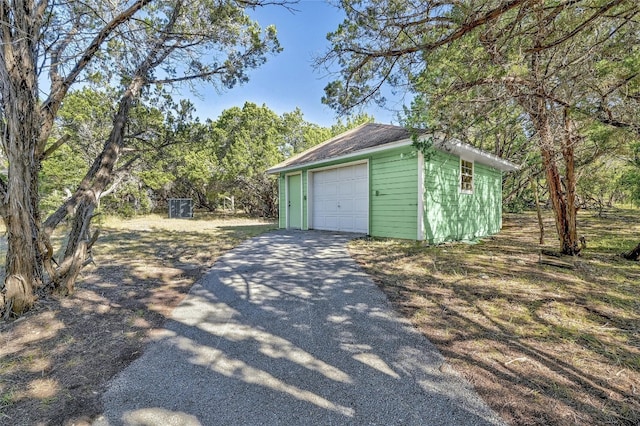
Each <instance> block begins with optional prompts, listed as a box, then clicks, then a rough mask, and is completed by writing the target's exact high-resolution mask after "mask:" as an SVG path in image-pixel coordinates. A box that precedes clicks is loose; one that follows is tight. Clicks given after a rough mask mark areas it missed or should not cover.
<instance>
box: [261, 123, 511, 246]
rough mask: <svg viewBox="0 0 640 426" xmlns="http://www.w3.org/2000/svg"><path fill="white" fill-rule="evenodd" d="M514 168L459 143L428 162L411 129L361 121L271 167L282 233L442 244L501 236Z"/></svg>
mask: <svg viewBox="0 0 640 426" xmlns="http://www.w3.org/2000/svg"><path fill="white" fill-rule="evenodd" d="M514 170H517V166H516V165H515V164H513V163H511V162H509V161H506V160H503V159H501V158H499V157H497V156H495V155H492V154H490V153H488V152H485V151H481V150H479V149H477V148H474V147H472V146H469V145H466V144H463V143H460V142H457V141H447V140H441V141H437V142H434V144H433V148H432V149H431V150H430V152H429V153H428V155H427V156H426V157H425V155H423V153H422V152H420V151H419V150H418V149H417V148H415V147H414V146H413V143H412V139H411V136H410V133H409V131H408V130H407V129H405V128H403V127H398V126H392V125H386V124H374V123H367V124H363V125H361V126H359V127H356V128H355V129H352V130H350V131H348V132H345V133H343V134H341V135H338V136H336V137H334V138H332V139H330V140H328V141H326V142H324V143H321V144H320V145H317V146H315V147H313V148H311V149H309V150H307V151H305V152H302V153H300V154H298V155H296V156H294V157H291V158H289V159H288V160H286V161H284V162H282V163H280V164H278V165H276V166H274V167H272V168H270V169H269V170H268V172H269V173H271V174H277V175H278V176H279V211H280V223H279V226H280V228H287V229H303V230H306V229H318V230H329V231H341V232H355V233H362V234H368V235H371V236H377V237H394V238H404V239H412V240H426V241H428V242H429V243H432V244H435V243H441V242H444V241H453V240H469V239H473V238H477V237H482V236H486V235H491V234H495V233H497V232H498V231H499V230H500V228H501V226H502V174H503V173H504V172H510V171H514Z"/></svg>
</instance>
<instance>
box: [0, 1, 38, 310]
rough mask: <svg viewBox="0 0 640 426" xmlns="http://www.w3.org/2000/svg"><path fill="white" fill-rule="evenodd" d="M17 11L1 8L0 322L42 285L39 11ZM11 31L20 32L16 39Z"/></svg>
mask: <svg viewBox="0 0 640 426" xmlns="http://www.w3.org/2000/svg"><path fill="white" fill-rule="evenodd" d="M19 9H20V10H16V11H14V14H13V15H12V13H11V11H10V10H8V5H7V4H5V3H3V5H2V6H1V7H0V15H1V16H2V20H3V22H5V24H4V25H3V29H2V46H1V47H0V49H1V56H2V58H1V60H0V63H1V65H0V78H1V80H2V82H3V84H2V85H0V86H1V91H2V107H3V108H2V109H3V115H4V117H3V118H4V120H5V126H4V129H3V130H4V132H3V133H4V134H3V135H2V139H3V143H4V148H5V152H6V154H7V160H8V162H9V167H8V180H7V183H6V193H5V194H4V195H5V199H4V205H3V208H2V215H3V216H2V217H3V220H4V223H5V226H6V228H7V246H8V248H7V260H6V266H5V274H6V275H5V277H6V278H5V281H4V283H3V284H1V287H0V315H2V316H4V317H6V316H8V315H9V314H11V313H14V314H20V313H22V312H23V311H25V310H27V309H29V308H30V307H31V306H32V304H33V302H34V299H35V294H34V292H35V290H36V289H37V288H38V287H40V286H41V285H42V283H43V268H42V266H43V260H42V258H43V256H42V253H41V250H40V247H41V245H42V239H41V236H40V234H39V230H40V211H39V207H38V173H39V171H40V156H39V154H40V153H39V152H38V151H37V148H38V140H39V137H40V132H39V129H40V126H39V125H37V124H38V123H41V117H40V115H39V113H38V105H37V100H38V79H37V76H36V73H35V70H36V66H35V63H36V62H35V61H36V57H35V52H36V46H35V44H36V43H37V39H38V37H37V34H38V33H39V25H38V19H39V10H38V8H37V6H36V5H35V4H34V3H33V2H30V1H26V2H25V3H24V4H23V7H21V8H19ZM10 23H11V28H9V26H10ZM14 26H15V28H14ZM11 31H16V32H20V33H21V34H20V37H19V38H17V37H16V36H15V34H13V33H12V32H11Z"/></svg>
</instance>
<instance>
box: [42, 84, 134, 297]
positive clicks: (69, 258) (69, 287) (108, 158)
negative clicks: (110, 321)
mask: <svg viewBox="0 0 640 426" xmlns="http://www.w3.org/2000/svg"><path fill="white" fill-rule="evenodd" d="M144 82H145V80H144V78H142V77H139V76H138V77H136V78H134V79H133V80H132V82H131V83H130V85H129V87H128V88H127V90H126V91H125V93H124V95H123V96H122V98H121V99H120V103H119V106H118V112H117V113H116V116H115V118H114V121H113V128H112V129H111V133H110V135H109V139H108V140H107V142H106V143H105V145H104V148H103V150H102V152H101V153H100V155H99V156H98V158H97V159H96V161H95V162H94V164H93V165H92V167H91V169H90V170H89V172H88V173H87V175H86V176H85V177H84V179H83V180H82V183H81V184H80V187H79V188H78V190H77V191H76V193H75V194H74V195H73V196H72V197H71V198H70V199H69V200H67V202H66V203H65V204H64V205H62V206H61V207H60V208H59V209H58V210H57V211H56V212H54V213H53V214H52V215H51V216H50V217H49V218H48V219H47V221H46V222H45V227H46V231H47V234H50V233H51V232H53V230H54V229H55V227H56V226H57V225H58V224H59V223H60V222H61V221H62V220H63V219H64V218H65V217H66V216H67V215H68V214H70V213H71V212H73V221H72V224H71V230H70V231H69V238H68V241H67V246H66V247H65V251H64V256H63V259H62V260H61V262H60V267H59V268H58V270H57V271H55V274H54V276H53V277H52V281H53V282H54V287H55V289H56V291H58V292H60V293H65V294H69V293H72V292H73V291H74V286H75V282H76V280H77V277H78V274H79V273H80V271H81V269H82V267H83V266H84V265H85V263H86V261H87V258H88V257H89V255H90V253H91V247H92V245H93V243H94V242H95V240H96V237H97V235H96V234H94V235H92V234H91V231H90V227H91V220H92V219H93V216H94V211H95V209H96V208H97V207H98V206H99V203H100V198H101V196H102V194H103V193H104V191H105V190H106V189H107V188H108V186H109V184H110V183H111V181H112V180H113V177H114V169H115V166H116V163H117V162H118V159H119V158H120V152H121V149H122V147H123V146H124V141H125V139H124V134H125V127H126V123H127V120H128V118H129V112H130V111H131V107H132V105H133V103H134V101H135V99H136V98H137V97H138V95H139V93H140V90H141V88H142V86H143V85H144Z"/></svg>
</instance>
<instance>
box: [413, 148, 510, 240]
mask: <svg viewBox="0 0 640 426" xmlns="http://www.w3.org/2000/svg"><path fill="white" fill-rule="evenodd" d="M473 168H474V170H473V193H472V194H464V193H461V192H460V158H459V157H457V156H453V155H450V154H447V153H444V152H440V151H436V152H434V153H433V155H432V157H431V158H430V159H429V160H428V161H425V177H424V184H425V185H424V187H425V188H424V190H425V197H424V208H425V216H424V222H425V223H424V226H425V239H426V240H428V241H429V242H430V243H441V242H443V241H452V240H470V239H473V238H476V237H481V236H486V235H490V234H495V233H497V232H498V231H499V230H500V228H501V226H502V174H501V172H500V171H499V170H495V169H493V168H491V167H487V166H485V165H483V164H480V163H477V162H476V163H474V165H473Z"/></svg>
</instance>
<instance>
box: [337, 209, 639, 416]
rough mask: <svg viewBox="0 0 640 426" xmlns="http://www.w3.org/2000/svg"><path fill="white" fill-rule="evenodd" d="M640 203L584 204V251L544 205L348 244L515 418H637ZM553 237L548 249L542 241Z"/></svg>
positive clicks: (399, 304) (400, 307)
mask: <svg viewBox="0 0 640 426" xmlns="http://www.w3.org/2000/svg"><path fill="white" fill-rule="evenodd" d="M637 217H638V211H637V210H612V211H609V212H606V213H605V215H604V216H603V217H598V215H597V214H595V213H593V212H583V211H581V212H580V215H579V231H580V232H581V233H582V234H584V236H585V237H586V240H587V249H586V250H585V251H584V253H583V254H582V256H580V257H575V258H573V257H567V256H565V257H562V258H557V257H555V256H547V255H546V254H545V253H546V251H547V250H548V251H554V250H555V251H557V250H558V247H559V243H558V241H557V239H556V238H554V235H553V233H554V232H553V230H554V224H553V220H552V217H551V214H550V212H545V221H544V223H545V228H546V233H547V238H546V244H545V245H543V246H542V247H540V246H539V245H538V237H539V233H538V227H537V220H536V217H535V214H533V213H527V214H520V215H506V216H505V220H504V227H503V230H502V232H500V233H499V234H498V235H496V236H493V237H490V238H484V239H482V240H480V241H474V242H472V243H450V244H443V245H440V246H435V247H434V246H423V245H421V244H418V243H415V242H403V241H397V240H395V241H394V240H380V239H362V240H356V241H353V242H352V243H351V244H350V250H351V255H352V256H353V257H355V258H356V260H357V261H358V262H359V263H360V265H361V266H362V267H363V268H364V270H365V271H367V272H368V273H369V274H370V275H371V276H373V277H374V280H375V281H376V283H377V284H378V285H379V286H380V288H382V290H383V291H384V292H385V293H386V294H387V297H388V298H389V300H390V301H391V303H392V304H393V305H394V307H395V308H396V310H397V311H399V312H400V313H402V314H403V315H404V316H406V317H407V318H408V319H410V320H411V322H412V323H413V324H414V325H415V327H416V328H418V329H419V330H420V331H421V332H422V333H423V334H424V335H426V336H427V337H428V338H429V340H431V341H432V342H433V343H434V344H435V345H436V346H437V347H438V349H439V350H440V352H441V353H442V354H443V355H444V356H445V358H446V359H447V361H448V362H449V363H450V364H451V365H452V366H453V367H454V368H455V369H456V370H457V371H458V372H460V373H461V374H463V375H464V376H465V377H466V378H467V379H468V380H469V382H470V383H471V384H472V385H473V386H474V387H475V389H476V390H477V391H478V393H479V394H480V395H481V396H482V398H483V399H484V400H485V401H486V402H487V403H488V404H489V405H490V406H491V407H492V408H493V409H494V410H495V411H496V412H497V413H498V414H500V416H501V417H502V418H503V419H504V420H505V421H507V422H508V423H509V424H513V425H563V426H564V425H566V426H569V425H571V426H573V425H585V426H591V425H624V426H631V425H635V426H637V425H640V340H639V338H638V336H640V264H639V263H638V262H631V261H627V260H624V259H622V258H621V257H620V253H621V252H623V251H626V250H630V249H632V248H633V247H635V246H636V245H637V244H638V241H640V223H638V220H637ZM541 249H544V250H545V252H541Z"/></svg>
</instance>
